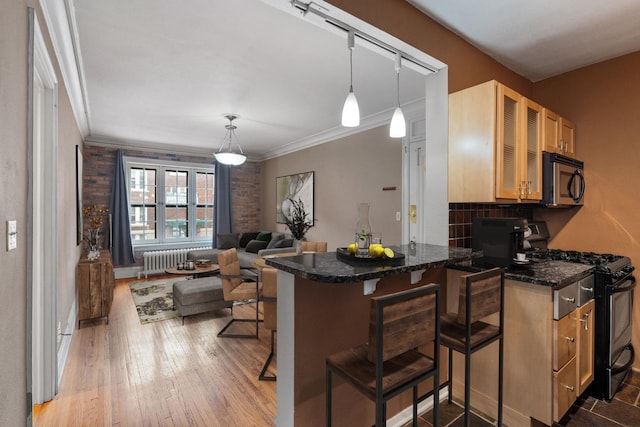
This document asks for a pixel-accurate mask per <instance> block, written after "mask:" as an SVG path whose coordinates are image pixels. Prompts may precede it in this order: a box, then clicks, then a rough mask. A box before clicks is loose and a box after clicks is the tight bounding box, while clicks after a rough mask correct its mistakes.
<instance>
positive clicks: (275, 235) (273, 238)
mask: <svg viewBox="0 0 640 427" xmlns="http://www.w3.org/2000/svg"><path fill="white" fill-rule="evenodd" d="M282 239H284V234H282V233H278V232H277V231H276V232H273V233H271V240H270V241H269V244H268V245H267V249H271V248H275V247H276V244H277V243H278V242H279V241H280V240H282Z"/></svg>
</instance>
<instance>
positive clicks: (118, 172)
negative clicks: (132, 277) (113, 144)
mask: <svg viewBox="0 0 640 427" xmlns="http://www.w3.org/2000/svg"><path fill="white" fill-rule="evenodd" d="M109 211H110V212H111V221H112V225H111V245H112V247H111V257H112V259H113V264H114V265H120V266H122V265H129V264H133V263H135V262H136V259H135V257H134V256H133V244H132V243H131V226H130V222H129V201H128V195H127V174H126V171H125V170H124V154H123V153H122V150H118V151H117V153H116V167H115V172H114V177H113V187H112V188H111V203H110V205H109Z"/></svg>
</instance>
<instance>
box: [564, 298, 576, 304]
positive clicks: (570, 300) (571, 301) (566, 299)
mask: <svg viewBox="0 0 640 427" xmlns="http://www.w3.org/2000/svg"><path fill="white" fill-rule="evenodd" d="M562 299H563V300H565V301H566V302H570V303H571V304H573V303H575V302H576V299H575V298H567V297H562Z"/></svg>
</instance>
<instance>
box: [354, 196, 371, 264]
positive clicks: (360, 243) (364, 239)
mask: <svg viewBox="0 0 640 427" xmlns="http://www.w3.org/2000/svg"><path fill="white" fill-rule="evenodd" d="M355 243H356V245H357V247H356V253H355V255H356V257H358V258H369V245H370V244H371V223H369V203H360V204H358V222H357V223H356V234H355Z"/></svg>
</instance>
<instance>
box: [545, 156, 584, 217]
mask: <svg viewBox="0 0 640 427" xmlns="http://www.w3.org/2000/svg"><path fill="white" fill-rule="evenodd" d="M583 172H584V163H583V162H581V161H579V160H576V159H572V158H570V157H566V156H562V155H560V154H556V153H543V156H542V204H543V205H545V206H547V207H554V208H555V207H570V206H580V205H583V204H584V190H585V187H586V183H585V179H584V173H583Z"/></svg>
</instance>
